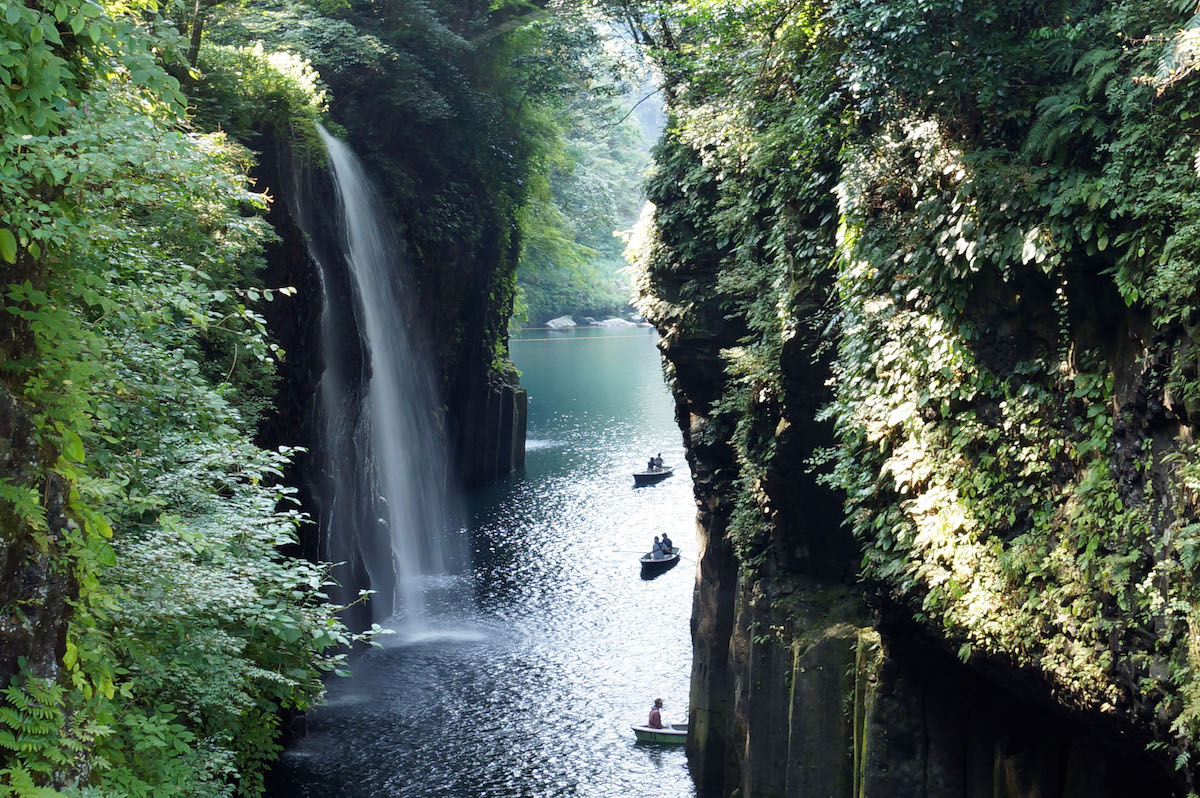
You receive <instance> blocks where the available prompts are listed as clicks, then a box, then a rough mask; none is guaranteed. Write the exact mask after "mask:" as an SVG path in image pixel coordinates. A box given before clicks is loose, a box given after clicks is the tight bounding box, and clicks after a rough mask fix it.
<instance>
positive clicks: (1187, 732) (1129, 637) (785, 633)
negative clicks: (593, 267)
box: [635, 0, 1200, 798]
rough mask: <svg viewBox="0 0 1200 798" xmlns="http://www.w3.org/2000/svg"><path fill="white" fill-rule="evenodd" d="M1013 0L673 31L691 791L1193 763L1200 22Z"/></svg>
mask: <svg viewBox="0 0 1200 798" xmlns="http://www.w3.org/2000/svg"><path fill="white" fill-rule="evenodd" d="M1018 5H1019V8H1018V7H1014V6H1012V5H1011V4H1004V5H1002V4H996V3H989V2H983V1H982V0H980V1H979V2H969V3H951V2H945V3H943V2H933V3H915V2H912V3H910V2H900V3H887V4H882V3H879V4H876V3H865V4H848V3H808V2H803V3H799V4H795V5H793V6H791V7H789V8H788V9H775V12H777V13H774V12H771V11H770V10H768V9H758V10H756V9H748V8H736V9H735V8H733V7H732V6H728V7H725V6H723V8H724V10H723V12H722V13H721V14H713V15H708V16H705V15H693V16H689V15H687V14H679V15H678V16H677V17H672V18H669V19H666V20H662V21H661V22H662V23H663V24H661V25H660V26H659V28H658V29H656V31H657V32H656V33H655V34H654V36H653V39H654V40H653V41H652V45H653V46H654V47H656V48H658V52H660V53H665V57H664V58H663V59H662V60H661V63H662V64H663V69H664V72H665V75H666V89H667V94H668V97H669V104H670V107H671V109H672V113H673V119H672V123H671V124H670V125H669V126H668V130H669V132H668V134H667V135H666V136H665V137H664V139H663V142H662V143H661V145H660V148H659V150H658V152H657V165H656V171H655V174H654V175H653V176H652V177H651V180H650V183H649V196H650V199H651V201H652V202H653V203H654V205H655V209H654V213H653V217H652V219H651V220H650V224H649V225H648V226H647V227H646V229H645V231H644V232H643V234H642V236H641V239H640V240H639V241H637V242H635V250H636V252H637V258H638V265H639V268H640V278H639V279H640V287H639V291H640V297H641V298H640V307H641V308H642V310H643V311H644V312H645V314H646V315H647V317H648V318H649V319H651V320H652V321H653V322H654V323H655V325H656V326H657V327H658V329H659V330H660V333H661V334H662V337H663V344H662V348H663V352H664V356H665V359H666V362H667V363H668V365H669V371H670V376H671V379H672V383H673V388H674V390H675V395H676V399H677V403H678V419H679V424H680V428H681V429H682V430H683V433H684V436H685V441H686V443H687V445H688V450H689V459H690V461H691V465H692V469H693V474H694V478H695V481H696V498H697V504H698V512H699V522H700V528H701V534H702V537H703V554H702V557H701V560H700V564H699V577H698V581H697V592H696V603H695V615H694V619H693V639H694V642H695V655H694V656H695V661H694V666H693V688H692V722H693V724H694V729H695V734H694V735H693V736H692V738H691V740H690V742H689V759H690V762H691V764H692V767H693V771H694V772H695V774H696V776H697V779H698V782H699V784H700V785H701V787H702V789H703V790H705V791H709V792H712V793H713V794H716V795H739V796H742V798H750V796H776V795H780V796H782V795H789V796H791V795H837V796H842V795H845V796H860V795H925V794H936V795H962V796H967V795H970V796H975V795H994V796H1033V795H1056V796H1057V795H1093V794H1094V795H1125V794H1138V795H1148V796H1149V795H1154V796H1157V795H1163V796H1166V795H1180V796H1182V795H1184V794H1187V793H1188V792H1189V791H1191V790H1192V789H1193V781H1194V776H1193V760H1194V758H1195V754H1196V751H1195V746H1194V732H1195V729H1196V718H1197V717H1198V715H1197V713H1196V709H1197V706H1200V705H1198V704H1197V696H1198V695H1200V693H1198V692H1197V684H1200V682H1198V681H1197V679H1196V676H1195V674H1196V664H1197V663H1200V649H1198V648H1197V647H1196V644H1195V640H1196V635H1195V629H1197V628H1200V625H1198V622H1197V613H1196V609H1195V608H1196V606H1197V603H1196V600H1195V599H1196V596H1197V590H1198V587H1200V585H1198V583H1197V580H1196V579H1195V577H1194V564H1195V556H1194V555H1195V551H1196V549H1195V546H1196V542H1195V539H1194V535H1195V533H1196V531H1197V530H1198V529H1200V526H1197V517H1198V514H1197V505H1196V500H1195V496H1196V493H1195V491H1196V485H1197V484H1200V483H1198V482H1197V480H1196V473H1197V470H1196V469H1197V449H1196V446H1195V443H1194V441H1193V429H1194V423H1195V421H1196V416H1195V412H1194V408H1195V406H1196V404H1195V397H1196V396H1197V395H1198V393H1197V391H1198V383H1197V381H1196V377H1195V374H1196V373H1197V372H1196V369H1195V365H1194V363H1195V351H1196V345H1195V342H1194V333H1195V321H1194V318H1195V315H1196V314H1195V307H1196V303H1197V296H1196V290H1197V284H1198V283H1197V281H1196V272H1195V268H1194V263H1195V262H1196V261H1194V260H1193V258H1192V256H1191V255H1190V254H1188V253H1190V252H1191V251H1192V250H1191V247H1192V236H1193V226H1192V225H1193V222H1192V221H1191V220H1192V219H1193V218H1194V215H1193V210H1192V209H1191V205H1190V203H1191V197H1193V196H1194V191H1195V171H1194V165H1193V163H1192V160H1191V158H1192V155H1194V152H1192V148H1190V147H1189V145H1188V144H1186V143H1185V142H1187V141H1188V140H1189V139H1188V134H1187V133H1185V131H1184V127H1183V118H1182V117H1183V115H1184V114H1185V113H1186V114H1188V115H1189V117H1188V118H1190V111H1184V108H1186V107H1187V102H1188V101H1187V99H1186V97H1189V96H1190V93H1189V92H1191V91H1192V85H1193V81H1194V80H1195V77H1194V74H1193V73H1192V72H1180V71H1179V70H1178V69H1176V70H1174V71H1172V70H1165V69H1164V68H1163V67H1162V64H1164V63H1170V64H1178V63H1180V61H1179V59H1184V60H1186V58H1188V57H1190V56H1185V54H1184V52H1183V51H1182V50H1181V49H1180V48H1181V45H1180V44H1179V42H1180V41H1182V40H1183V38H1186V36H1188V35H1190V34H1189V33H1188V31H1189V30H1190V27H1189V25H1190V24H1191V23H1188V21H1187V19H1186V14H1184V13H1183V12H1182V11H1179V10H1174V9H1169V8H1163V7H1159V6H1153V5H1152V4H1148V3H1139V2H1124V3H1091V4H1087V3H1084V4H1073V3H1056V4H1041V3H1021V4H1018ZM1084 6H1086V8H1084ZM672 26H673V27H672ZM1181 29H1182V30H1181ZM664 31H666V32H667V33H670V36H667V33H664ZM1122 42H1124V43H1126V44H1125V45H1122V44H1121V43H1122ZM1189 63H1190V62H1189ZM1068 97H1074V98H1077V99H1078V101H1077V102H1074V103H1069V102H1067V100H1066V98H1068Z"/></svg>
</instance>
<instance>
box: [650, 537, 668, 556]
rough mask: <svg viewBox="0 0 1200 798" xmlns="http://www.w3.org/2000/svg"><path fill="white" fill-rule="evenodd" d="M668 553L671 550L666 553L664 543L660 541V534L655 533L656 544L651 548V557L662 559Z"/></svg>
mask: <svg viewBox="0 0 1200 798" xmlns="http://www.w3.org/2000/svg"><path fill="white" fill-rule="evenodd" d="M668 554H670V552H669V551H668V552H665V553H664V552H663V544H661V543H659V542H658V535H655V536H654V546H653V547H652V548H651V549H650V559H652V560H661V559H662V558H663V557H666V556H667V555H668Z"/></svg>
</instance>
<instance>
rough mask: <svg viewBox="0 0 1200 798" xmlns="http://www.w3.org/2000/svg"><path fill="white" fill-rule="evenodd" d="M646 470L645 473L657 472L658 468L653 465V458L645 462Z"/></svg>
mask: <svg viewBox="0 0 1200 798" xmlns="http://www.w3.org/2000/svg"><path fill="white" fill-rule="evenodd" d="M646 470H647V471H657V470H658V468H657V467H656V466H655V465H654V458H653V457H651V458H650V459H649V460H647V461H646Z"/></svg>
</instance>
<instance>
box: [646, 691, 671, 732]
mask: <svg viewBox="0 0 1200 798" xmlns="http://www.w3.org/2000/svg"><path fill="white" fill-rule="evenodd" d="M662 705H663V702H662V699H661V698H656V699H654V706H652V707H650V721H649V722H648V723H647V724H646V725H647V726H649V727H650V728H651V729H665V728H667V727H666V725H665V724H663V722H662Z"/></svg>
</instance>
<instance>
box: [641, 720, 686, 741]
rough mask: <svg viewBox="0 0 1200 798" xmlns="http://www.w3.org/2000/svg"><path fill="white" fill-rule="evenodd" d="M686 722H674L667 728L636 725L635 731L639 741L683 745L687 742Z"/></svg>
mask: <svg viewBox="0 0 1200 798" xmlns="http://www.w3.org/2000/svg"><path fill="white" fill-rule="evenodd" d="M687 727H688V725H687V724H686V723H672V724H670V725H668V726H667V728H665V729H652V728H650V727H649V726H634V727H633V733H634V736H636V737H637V741H638V742H639V743H666V744H668V745H683V744H684V743H686V742H687Z"/></svg>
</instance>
